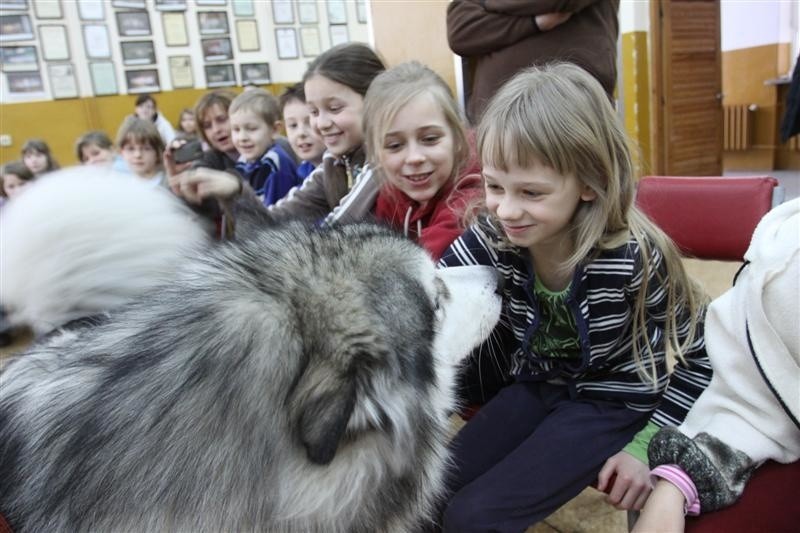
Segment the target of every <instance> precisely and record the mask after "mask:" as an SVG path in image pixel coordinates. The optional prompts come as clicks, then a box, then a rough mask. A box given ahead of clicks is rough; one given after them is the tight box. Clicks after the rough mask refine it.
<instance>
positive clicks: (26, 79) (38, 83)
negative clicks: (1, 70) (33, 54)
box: [6, 70, 44, 95]
mask: <svg viewBox="0 0 800 533" xmlns="http://www.w3.org/2000/svg"><path fill="white" fill-rule="evenodd" d="M6 82H8V92H9V93H11V94H16V95H20V94H32V93H34V94H35V93H43V92H44V83H42V75H41V73H40V72H39V71H38V70H21V71H18V72H6Z"/></svg>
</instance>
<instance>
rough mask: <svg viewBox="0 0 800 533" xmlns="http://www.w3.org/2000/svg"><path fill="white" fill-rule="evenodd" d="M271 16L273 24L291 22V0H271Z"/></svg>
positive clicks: (292, 17)
mask: <svg viewBox="0 0 800 533" xmlns="http://www.w3.org/2000/svg"><path fill="white" fill-rule="evenodd" d="M272 18H273V20H274V21H275V24H292V23H293V22H294V10H293V9H292V2H291V0H272Z"/></svg>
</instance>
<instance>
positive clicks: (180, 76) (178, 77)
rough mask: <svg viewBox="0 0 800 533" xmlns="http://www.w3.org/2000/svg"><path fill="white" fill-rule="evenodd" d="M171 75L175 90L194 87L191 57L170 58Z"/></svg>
mask: <svg viewBox="0 0 800 533" xmlns="http://www.w3.org/2000/svg"><path fill="white" fill-rule="evenodd" d="M169 75H170V77H171V78H172V88H173V89H187V88H190V87H194V74H193V73H192V59H191V57H189V56H172V57H170V58H169Z"/></svg>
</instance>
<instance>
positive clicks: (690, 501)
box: [650, 465, 700, 516]
mask: <svg viewBox="0 0 800 533" xmlns="http://www.w3.org/2000/svg"><path fill="white" fill-rule="evenodd" d="M650 474H651V475H653V476H657V477H660V478H661V479H663V480H665V481H669V482H670V483H672V484H673V485H675V486H676V487H677V488H678V490H679V491H681V494H683V499H684V500H685V503H684V505H683V512H684V514H688V515H690V516H695V515H698V514H700V498H699V497H698V495H697V487H695V485H694V481H692V478H690V477H689V474H687V473H686V472H685V471H684V470H683V468H681V467H680V466H678V465H658V466H657V467H655V468H654V469H653V470H651V471H650Z"/></svg>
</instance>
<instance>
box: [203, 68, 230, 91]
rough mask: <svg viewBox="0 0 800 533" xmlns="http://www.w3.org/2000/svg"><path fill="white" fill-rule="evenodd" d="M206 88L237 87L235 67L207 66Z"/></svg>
mask: <svg viewBox="0 0 800 533" xmlns="http://www.w3.org/2000/svg"><path fill="white" fill-rule="evenodd" d="M205 70H206V86H208V87H231V86H233V85H236V72H235V71H234V70H233V65H206V66H205Z"/></svg>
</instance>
